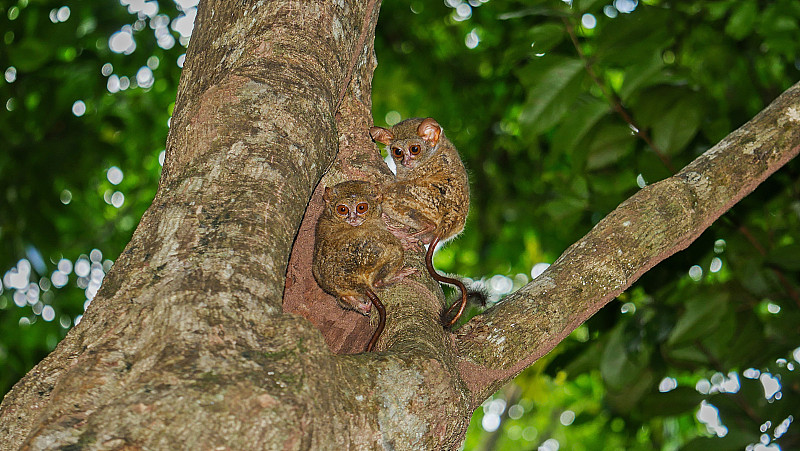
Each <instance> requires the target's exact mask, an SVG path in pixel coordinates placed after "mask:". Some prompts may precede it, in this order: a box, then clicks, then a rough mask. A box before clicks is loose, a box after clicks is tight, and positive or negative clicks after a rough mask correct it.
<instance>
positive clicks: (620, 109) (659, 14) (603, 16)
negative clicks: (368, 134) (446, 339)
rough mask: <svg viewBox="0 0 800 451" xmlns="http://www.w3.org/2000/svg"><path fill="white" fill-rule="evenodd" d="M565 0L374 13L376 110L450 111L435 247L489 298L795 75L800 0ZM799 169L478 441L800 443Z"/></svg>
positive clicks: (527, 377) (572, 349)
mask: <svg viewBox="0 0 800 451" xmlns="http://www.w3.org/2000/svg"><path fill="white" fill-rule="evenodd" d="M569 3H570V2H555V1H538V2H515V1H502V0H493V1H491V2H477V1H469V2H466V1H461V0H454V1H446V2H444V4H436V3H433V4H431V3H429V2H420V1H416V2H413V1H412V2H406V3H402V2H386V3H385V4H384V5H383V10H382V14H383V16H382V18H381V21H379V24H378V27H379V28H378V34H379V38H378V46H377V55H378V61H379V67H378V69H377V71H376V75H375V91H374V99H373V102H374V111H375V118H376V122H378V123H382V122H383V121H388V120H391V119H398V118H399V117H398V116H402V117H408V116H424V115H431V116H434V117H436V118H437V120H439V122H440V123H441V124H443V125H444V127H445V130H446V132H447V134H448V136H449V137H450V139H451V140H452V141H453V142H454V143H456V146H457V147H458V148H459V150H460V151H461V153H462V155H463V156H464V158H465V160H466V163H467V167H468V168H470V169H471V174H470V175H471V180H472V198H473V201H472V202H473V208H472V213H471V215H470V220H469V222H468V225H467V230H466V231H465V232H464V234H463V236H462V237H461V238H459V239H458V240H456V241H455V242H454V243H452V244H451V245H450V246H449V247H448V248H446V249H444V250H442V251H441V252H440V253H439V254H438V255H437V257H438V258H437V265H439V266H441V267H443V268H444V269H445V270H448V271H451V272H458V273H461V274H469V275H472V276H475V277H481V275H484V276H483V280H485V281H486V282H487V284H488V285H489V286H490V288H493V289H495V291H494V293H495V296H502V295H503V294H504V293H503V290H505V289H508V288H509V287H510V286H511V285H509V284H505V285H503V284H496V282H497V281H498V280H501V279H499V277H508V278H510V279H513V286H514V287H518V286H520V285H522V284H524V283H525V281H526V280H528V279H529V277H530V275H531V269H532V267H533V266H534V265H535V264H537V263H541V262H552V261H554V260H555V258H556V257H558V255H559V254H560V253H561V252H562V251H563V250H564V249H565V248H566V247H567V246H568V245H570V244H571V243H572V242H574V241H575V240H577V239H578V238H580V236H581V235H583V234H585V233H586V232H587V231H588V230H589V229H590V228H591V227H592V225H593V224H595V223H596V222H597V221H599V220H600V219H601V218H602V217H603V216H605V215H606V214H607V213H608V212H610V211H611V210H612V209H613V208H615V207H616V206H617V205H618V204H619V203H620V202H622V201H623V200H624V199H626V198H627V197H629V196H630V195H631V194H633V193H634V192H635V191H636V190H638V189H639V186H643V185H644V184H645V183H651V182H655V181H658V180H660V179H663V178H665V177H668V176H669V175H670V174H672V173H673V172H675V171H676V170H677V169H680V168H681V167H682V166H684V165H685V164H687V163H688V162H690V161H691V160H693V159H694V158H695V157H696V156H698V155H699V154H700V153H702V152H703V151H705V150H707V149H708V148H710V147H711V146H712V145H714V144H715V143H717V142H718V141H719V140H720V139H721V138H723V137H724V136H725V135H727V134H728V133H730V132H731V131H733V130H734V129H735V128H736V127H738V126H739V125H741V124H743V123H744V122H745V121H747V120H749V119H750V118H751V117H753V116H754V115H755V114H756V113H757V112H758V111H760V110H761V109H762V108H763V107H764V106H766V105H767V104H768V103H769V102H770V101H771V100H772V99H773V98H775V97H776V96H777V95H778V94H780V93H781V92H782V91H783V90H784V89H786V88H788V87H789V86H790V85H791V84H792V83H793V82H795V81H796V80H797V78H798V75H800V70H798V69H800V63H798V60H796V55H797V54H798V51H799V50H800V39H798V38H800V29H798V26H797V23H798V20H797V19H798V18H800V9H798V7H797V5H795V4H793V3H792V2H786V1H776V2H756V1H748V2H735V1H714V2H702V3H701V2H660V1H650V2H634V1H631V2H625V1H616V2H613V4H612V3H611V2H599V1H578V0H575V1H573V2H571V4H569ZM615 6H616V7H615ZM773 21H777V22H773ZM778 22H780V23H778ZM392 111H396V112H398V113H400V114H399V115H396V113H391V112H392ZM798 180H800V178H799V177H798V165H797V162H793V163H790V164H789V165H788V166H787V167H786V168H784V169H783V170H781V171H780V172H779V173H777V174H776V175H775V176H773V177H772V178H771V179H770V180H769V181H767V182H766V183H765V184H764V185H762V187H760V188H759V189H758V190H757V191H756V192H755V193H753V194H752V195H751V196H749V197H748V198H746V199H745V200H744V201H743V202H741V203H740V204H739V205H737V206H736V207H734V209H733V210H732V211H730V212H729V213H728V214H726V215H725V216H724V217H723V218H722V219H720V220H719V221H717V223H716V224H714V225H713V226H712V227H711V228H710V229H709V230H708V231H707V232H706V233H704V234H703V236H701V237H700V239H698V240H697V241H696V242H695V243H694V244H693V245H692V246H691V247H690V248H689V249H687V250H686V251H684V252H682V253H680V254H678V255H675V256H673V257H672V258H670V259H669V260H667V261H666V262H663V263H662V264H660V265H659V266H658V267H656V268H654V269H653V270H651V271H650V272H649V273H647V274H646V275H645V276H644V277H642V279H641V280H640V281H639V282H638V283H636V284H635V285H634V286H633V287H632V288H631V289H629V290H628V291H627V292H626V293H624V294H623V295H621V296H620V297H619V299H618V300H617V301H614V302H612V303H610V304H609V305H608V306H607V307H606V308H604V309H603V310H601V311H600V312H599V313H598V314H596V315H595V316H594V317H593V318H591V319H590V320H589V321H588V322H587V323H586V324H584V325H583V326H581V328H579V329H578V330H577V331H576V332H575V333H573V334H572V335H571V336H570V337H569V338H568V339H567V340H565V341H564V342H563V343H562V344H561V345H560V346H559V347H558V348H556V349H555V350H554V351H553V352H551V353H550V355H548V356H547V357H546V358H545V359H542V360H540V361H539V362H537V363H536V364H535V365H534V366H533V367H532V368H530V369H528V370H527V371H526V372H524V373H523V374H522V375H520V376H519V377H518V378H517V379H516V381H515V382H514V383H513V384H510V385H509V386H508V387H506V388H505V389H504V390H501V392H499V393H498V394H497V395H495V397H494V399H493V400H489V401H487V402H486V403H485V404H484V407H483V408H482V409H479V410H478V411H477V412H476V414H475V418H474V421H473V424H472V425H471V429H470V434H469V435H468V438H467V444H466V448H467V449H473V448H475V449H493V448H497V449H526V448H534V447H537V446H545V447H546V449H553V448H552V447H553V446H554V445H555V444H554V443H553V442H547V440H548V439H555V440H557V441H558V443H559V444H560V445H561V446H563V447H565V448H566V449H651V448H666V449H677V448H686V449H709V448H713V449H727V448H738V449H741V448H745V447H746V446H747V445H751V444H752V445H754V444H759V443H760V444H761V446H764V445H767V444H769V443H771V442H774V443H775V444H777V445H779V446H781V447H784V448H785V449H789V448H793V447H797V446H798V441H800V435H798V432H797V426H796V425H795V426H790V427H789V428H788V432H784V429H785V426H783V427H777V426H778V425H779V424H780V423H781V422H783V421H784V420H786V419H787V418H791V417H789V415H794V416H797V413H798V410H797V407H796V406H797V405H800V402H798V395H800V393H798V390H799V388H798V385H797V381H798V376H797V371H796V368H797V366H798V365H800V363H798V361H797V359H798V358H800V350H798V344H800V339H798V333H799V332H800V329H799V328H798V326H797V325H798V324H800V321H798V311H799V310H800V299H799V298H798V291H800V290H798V282H800V280H799V279H798V273H797V268H798V266H797V255H800V249H798V247H797V246H798V244H797V237H798V230H800V228H799V226H800V207H799V206H800V203H798V194H800V182H798ZM778 262H780V263H778ZM498 275H499V276H498ZM497 288H499V289H500V291H499V292H498V291H497ZM793 353H794V357H792V354H793ZM773 377H774V378H777V379H776V380H779V381H780V387H781V388H780V391H779V392H776V393H774V394H773V397H772V398H770V399H767V397H765V390H768V388H765V387H768V386H770V384H771V382H770V380H771V379H770V378H773ZM765 381H766V383H765ZM498 400H503V403H501V405H503V406H504V408H502V409H499V408H498ZM701 403H702V404H701ZM701 405H702V406H707V407H701ZM711 406H714V407H711ZM714 409H717V411H718V412H719V416H720V419H721V422H722V424H723V425H724V426H725V427H726V428H727V430H725V429H722V428H718V429H713V428H711V427H707V426H706V425H705V424H703V421H705V422H708V421H709V419H710V418H712V417H714V416H715V415H714V414H715V413H716V411H715V410H714ZM520 410H522V411H523V412H524V413H523V414H520ZM566 412H570V413H569V414H566V416H565V417H562V416H561V414H562V413H566ZM520 415H521V416H520ZM698 415H699V416H701V417H702V418H703V420H702V421H701V420H698ZM570 418H573V419H572V420H571V421H570ZM497 420H502V421H501V422H500V423H499V426H498V423H497ZM788 421H791V419H789V420H788ZM481 423H483V425H484V426H485V428H484V427H481ZM565 424H569V425H568V426H566V425H565ZM495 428H497V429H496V430H495ZM486 429H488V430H492V431H494V432H487V430H486ZM715 431H716V433H715ZM762 433H765V434H766V435H765V436H764V437H763V438H762V437H761V435H762ZM723 434H724V437H717V436H716V435H723ZM597 437H602V440H598V439H597Z"/></svg>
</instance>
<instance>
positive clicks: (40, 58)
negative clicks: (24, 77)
mask: <svg viewBox="0 0 800 451" xmlns="http://www.w3.org/2000/svg"><path fill="white" fill-rule="evenodd" d="M51 52H52V47H50V46H48V45H47V44H45V43H44V42H42V41H40V40H38V39H33V38H28V39H25V40H23V41H21V42H20V43H19V44H17V45H13V46H10V47H8V56H9V60H11V65H12V66H16V68H17V69H18V70H20V71H23V72H32V71H35V70H36V69H38V68H40V67H42V66H43V65H44V63H46V62H47V61H48V60H49V59H50V54H51Z"/></svg>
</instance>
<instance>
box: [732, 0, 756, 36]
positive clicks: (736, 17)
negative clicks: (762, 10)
mask: <svg viewBox="0 0 800 451" xmlns="http://www.w3.org/2000/svg"><path fill="white" fill-rule="evenodd" d="M758 17H759V15H758V5H757V4H756V2H755V0H746V1H743V2H738V4H737V5H736V6H735V9H734V11H733V14H731V17H730V19H728V24H727V25H725V33H726V34H727V35H728V36H730V37H732V38H734V39H736V40H741V39H744V38H745V37H747V36H749V35H750V34H751V33H752V32H753V28H754V27H755V24H756V20H757V19H758Z"/></svg>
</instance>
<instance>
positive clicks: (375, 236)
mask: <svg viewBox="0 0 800 451" xmlns="http://www.w3.org/2000/svg"><path fill="white" fill-rule="evenodd" d="M370 136H371V137H372V139H373V140H375V141H377V142H380V143H382V144H385V145H386V146H387V149H388V152H389V154H390V155H391V157H392V158H393V159H394V161H395V163H396V166H397V174H396V177H395V179H394V180H393V181H392V182H389V183H387V184H386V185H383V186H378V185H375V184H372V183H369V182H365V181H347V182H342V183H339V184H338V185H336V186H334V187H326V188H325V194H324V196H323V198H324V200H325V209H324V211H323V213H322V216H321V217H320V218H319V222H318V223H317V229H316V242H315V249H314V263H313V267H312V269H313V273H314V277H315V278H316V280H317V282H318V283H319V286H320V287H322V289H323V290H325V291H326V292H328V293H330V294H332V295H334V296H336V299H337V301H338V302H339V305H340V306H342V307H343V308H346V309H352V310H355V311H357V312H359V313H361V314H364V315H368V314H369V311H370V310H371V308H372V306H373V305H374V306H375V308H376V309H377V310H378V313H379V322H378V327H377V329H376V330H375V332H374V333H373V335H372V338H371V339H370V341H369V344H368V345H367V351H371V350H372V349H373V348H374V346H375V343H377V341H378V337H380V334H381V332H383V328H384V325H385V321H386V311H385V309H384V307H383V304H382V303H381V301H380V299H379V298H378V296H376V295H375V291H374V290H375V289H376V288H383V287H386V286H388V285H391V284H393V283H396V282H398V281H399V280H401V279H402V278H404V277H406V276H408V275H411V274H413V273H415V272H416V270H415V269H414V268H410V267H405V266H404V264H403V256H404V252H405V250H409V249H414V250H422V245H424V244H427V245H428V251H427V253H426V254H425V264H426V266H427V268H428V272H430V274H431V276H432V277H433V278H434V279H436V280H438V281H440V282H446V283H449V284H453V285H456V286H457V287H458V288H459V289H460V290H461V301H460V302H454V303H453V305H451V306H450V308H449V309H448V310H447V311H446V312H444V313H443V314H442V321H443V322H444V323H445V324H446V325H447V326H448V327H449V326H452V325H453V324H455V322H456V321H457V320H458V318H459V317H460V316H461V313H462V312H463V311H464V307H465V305H466V289H465V287H464V285H463V284H462V283H461V281H459V280H457V279H452V278H449V277H444V276H442V275H440V274H438V273H437V272H436V271H435V270H434V268H433V264H432V262H431V258H432V256H433V251H434V248H435V247H436V245H437V244H438V243H439V242H444V241H446V240H448V239H450V238H452V237H454V236H456V235H458V234H459V233H460V232H461V231H462V230H463V229H464V223H465V221H466V218H467V212H468V211H469V183H468V181H467V172H466V170H465V169H464V164H463V163H462V162H461V158H460V157H459V156H458V151H457V150H456V148H455V146H453V144H452V143H451V142H450V141H449V140H448V139H447V138H446V137H445V136H444V132H443V131H442V127H441V126H440V125H439V124H438V123H437V122H436V121H435V120H433V119H432V118H425V119H422V118H413V119H407V120H405V121H402V122H400V123H398V124H397V125H395V126H394V127H392V128H391V130H388V129H385V128H382V127H372V128H370ZM456 307H458V310H457V311H456V313H455V314H454V315H453V317H452V318H450V319H449V321H448V320H447V319H446V318H447V316H448V315H450V314H451V312H452V310H453V309H454V308H456Z"/></svg>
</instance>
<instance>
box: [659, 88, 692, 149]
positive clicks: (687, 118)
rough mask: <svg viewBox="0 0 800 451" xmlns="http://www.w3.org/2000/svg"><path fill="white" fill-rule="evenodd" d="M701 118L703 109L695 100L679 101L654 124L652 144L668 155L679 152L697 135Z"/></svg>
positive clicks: (684, 99)
mask: <svg viewBox="0 0 800 451" xmlns="http://www.w3.org/2000/svg"><path fill="white" fill-rule="evenodd" d="M703 116H704V112H703V107H702V104H700V103H699V102H698V99H697V98H688V97H687V98H682V99H680V100H679V101H678V103H676V104H675V105H674V106H673V107H672V108H671V109H669V110H668V111H666V112H665V114H664V116H663V117H662V118H661V120H660V121H658V122H656V123H655V124H654V126H653V142H654V143H655V145H656V146H658V148H660V149H661V150H663V151H665V152H666V153H668V154H671V155H674V154H676V153H678V152H680V151H681V150H682V149H683V148H684V146H686V145H687V144H688V143H689V141H691V139H692V138H694V135H696V134H697V131H698V130H699V129H700V122H701V121H702V119H703Z"/></svg>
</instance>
